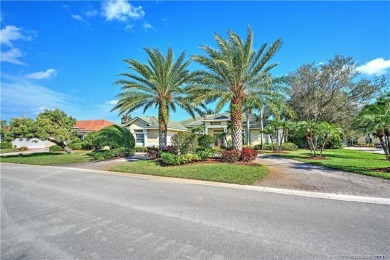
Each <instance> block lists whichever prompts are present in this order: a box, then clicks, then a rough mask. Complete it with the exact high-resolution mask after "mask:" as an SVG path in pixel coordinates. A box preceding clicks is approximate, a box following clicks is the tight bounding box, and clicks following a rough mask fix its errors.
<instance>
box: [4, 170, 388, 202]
mask: <svg viewBox="0 0 390 260" xmlns="http://www.w3.org/2000/svg"><path fill="white" fill-rule="evenodd" d="M2 164H4V165H15V164H14V163H0V165H2ZM17 165H23V166H28V165H27V164H17ZM34 166H35V167H45V168H53V169H64V170H76V171H82V172H91V173H99V174H110V175H117V176H126V177H135V178H140V179H149V180H157V181H166V182H176V183H183V184H197V185H205V186H213V187H223V188H233V189H240V190H251V191H260V192H268V193H277V194H284V195H293V196H301V197H309V198H318V199H330V200H339V201H351V202H361V203H371V204H380V205H390V198H378V197H365V196H355V195H344V194H335V193H321V192H311V191H300V190H289V189H278V188H269V187H261V186H252V185H239V184H230V183H220V182H211V181H200V180H191V179H180V178H172V177H162V176H154V175H143V174H134V173H121V172H111V171H102V170H91V169H82V168H72V167H61V166H43V165H34Z"/></svg>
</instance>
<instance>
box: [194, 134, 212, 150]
mask: <svg viewBox="0 0 390 260" xmlns="http://www.w3.org/2000/svg"><path fill="white" fill-rule="evenodd" d="M198 145H199V146H200V147H201V148H204V149H207V148H211V147H213V145H214V137H212V136H211V135H201V136H199V137H198Z"/></svg>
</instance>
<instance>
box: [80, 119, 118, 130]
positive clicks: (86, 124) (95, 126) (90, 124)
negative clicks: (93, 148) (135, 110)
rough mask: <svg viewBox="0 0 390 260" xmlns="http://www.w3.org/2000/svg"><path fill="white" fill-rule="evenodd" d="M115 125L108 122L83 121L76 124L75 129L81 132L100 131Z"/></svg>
mask: <svg viewBox="0 0 390 260" xmlns="http://www.w3.org/2000/svg"><path fill="white" fill-rule="evenodd" d="M110 125H115V124H114V123H113V122H110V121H107V120H81V121H77V122H76V126H75V128H78V130H79V131H99V130H100V129H102V128H103V127H105V126H110Z"/></svg>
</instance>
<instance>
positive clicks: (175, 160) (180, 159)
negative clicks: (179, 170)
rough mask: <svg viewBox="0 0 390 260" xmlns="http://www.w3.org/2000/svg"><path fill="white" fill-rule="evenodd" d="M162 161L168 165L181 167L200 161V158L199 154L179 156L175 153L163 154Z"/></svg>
mask: <svg viewBox="0 0 390 260" xmlns="http://www.w3.org/2000/svg"><path fill="white" fill-rule="evenodd" d="M160 156H161V161H162V162H163V163H164V164H166V165H180V164H187V163H190V162H195V161H200V157H199V155H197V154H182V155H177V154H173V153H164V152H163V153H161V155H160Z"/></svg>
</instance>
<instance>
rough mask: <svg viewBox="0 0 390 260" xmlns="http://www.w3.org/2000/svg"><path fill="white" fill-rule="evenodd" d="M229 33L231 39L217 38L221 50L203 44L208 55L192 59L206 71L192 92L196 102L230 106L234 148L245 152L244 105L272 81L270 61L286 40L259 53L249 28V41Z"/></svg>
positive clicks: (200, 76) (275, 43) (279, 41)
mask: <svg viewBox="0 0 390 260" xmlns="http://www.w3.org/2000/svg"><path fill="white" fill-rule="evenodd" d="M228 34H229V38H228V39H227V40H226V39H223V38H222V37H221V36H220V35H218V34H215V35H214V39H215V41H216V42H217V45H218V49H214V48H212V47H209V46H206V45H203V46H201V48H202V49H203V51H205V52H206V54H207V55H206V56H202V55H195V56H193V57H192V58H193V59H194V60H195V61H197V62H198V63H200V64H201V65H203V66H204V67H205V68H206V70H204V71H201V72H199V73H200V75H199V77H197V83H198V85H197V86H194V87H192V88H189V89H188V91H189V93H190V95H191V96H192V100H193V101H194V102H197V103H200V102H202V101H205V102H206V103H209V102H213V101H217V103H216V109H215V110H216V111H220V110H221V109H222V108H223V107H224V106H225V105H226V104H228V103H229V104H230V117H231V119H230V121H231V124H232V141H233V147H234V148H235V149H238V150H241V149H242V112H243V102H244V100H245V99H246V98H247V97H248V96H249V93H250V92H251V91H254V90H256V89H258V88H261V86H262V85H265V84H267V83H268V82H270V81H271V80H272V79H271V78H270V75H269V71H270V70H271V69H272V68H274V67H275V66H276V64H269V65H268V62H269V61H270V60H271V58H272V57H273V56H274V55H275V54H276V52H277V51H278V50H279V48H280V46H281V44H282V41H281V40H280V39H278V40H276V41H275V42H274V43H272V44H271V46H270V47H269V48H268V49H266V48H267V43H265V44H263V45H262V46H261V47H260V49H259V50H257V51H256V50H254V49H253V32H252V30H251V29H248V32H247V38H246V40H245V42H244V41H243V40H242V39H241V38H240V37H239V36H238V35H237V34H236V33H234V32H232V31H229V32H228Z"/></svg>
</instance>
